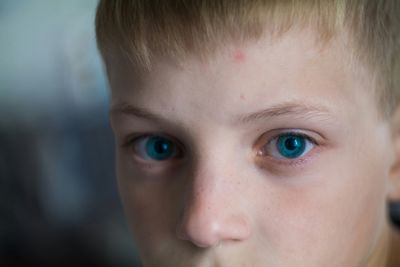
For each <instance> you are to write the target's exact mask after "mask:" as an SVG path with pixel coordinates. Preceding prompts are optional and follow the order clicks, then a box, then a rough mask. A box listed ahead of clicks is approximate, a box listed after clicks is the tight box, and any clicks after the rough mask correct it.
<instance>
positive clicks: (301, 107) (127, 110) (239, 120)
mask: <svg viewBox="0 0 400 267" xmlns="http://www.w3.org/2000/svg"><path fill="white" fill-rule="evenodd" d="M110 114H111V115H117V114H123V115H128V116H134V117H138V118H142V119H146V120H151V121H156V122H165V121H168V119H167V118H166V117H165V116H163V115H159V114H156V113H153V112H151V111H150V110H147V109H145V108H142V107H135V106H132V105H130V104H129V103H126V102H122V103H117V104H115V105H113V106H112V107H111V110H110ZM328 114H329V109H328V108H327V107H325V106H321V105H307V104H304V103H300V102H287V103H281V104H278V105H274V106H272V107H269V108H266V109H262V110H259V111H255V112H251V113H248V114H245V115H240V116H237V117H235V118H234V119H233V123H234V124H249V123H252V122H255V121H258V120H262V119H268V118H274V117H280V116H297V117H299V116H305V117H314V116H325V115H328Z"/></svg>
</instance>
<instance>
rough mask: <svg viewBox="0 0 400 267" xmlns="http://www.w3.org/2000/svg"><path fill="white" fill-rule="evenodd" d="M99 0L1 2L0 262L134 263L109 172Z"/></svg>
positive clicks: (110, 160)
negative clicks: (96, 29) (97, 34)
mask: <svg viewBox="0 0 400 267" xmlns="http://www.w3.org/2000/svg"><path fill="white" fill-rule="evenodd" d="M96 4H97V1H96V0H84V1H81V0H68V1H66V0H23V1H16V0H0V266H140V265H139V264H138V259H137V256H136V255H135V253H134V251H135V247H134V244H133V243H132V240H131V237H130V234H129V232H128V229H127V227H126V225H125V222H124V218H123V215H122V211H121V207H120V203H119V199H118V195H117V190H116V184H115V179H114V158H113V140H112V135H111V132H110V129H109V126H108V111H107V109H108V98H109V93H108V89H107V83H106V80H105V76H104V73H103V69H102V63H101V61H100V58H99V56H98V54H97V50H96V45H95V36H94V26H93V23H94V14H95V8H96Z"/></svg>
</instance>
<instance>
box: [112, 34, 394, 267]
mask: <svg viewBox="0 0 400 267" xmlns="http://www.w3.org/2000/svg"><path fill="white" fill-rule="evenodd" d="M345 47H346V46H345V42H343V40H341V39H340V38H339V37H338V38H335V39H333V40H331V41H330V42H329V43H328V44H326V45H324V46H321V45H320V44H318V43H316V42H315V36H314V35H313V32H312V31H306V30H296V29H293V30H291V31H289V32H287V33H285V34H284V35H283V36H282V37H280V38H279V39H276V40H273V41H272V40H271V39H270V38H268V37H267V36H265V37H263V38H261V39H260V40H259V41H257V42H250V43H247V44H242V45H240V46H239V45H232V47H225V48H220V49H219V50H218V52H217V53H215V55H213V56H212V57H210V58H208V59H207V60H204V59H199V58H198V57H195V56H192V57H189V58H186V59H185V60H184V61H183V62H182V63H181V64H178V63H177V62H174V61H172V60H171V59H168V58H163V57H159V58H157V60H156V61H155V64H154V66H153V68H152V69H151V71H149V72H147V73H144V74H143V73H142V74H140V75H138V74H137V73H136V72H135V71H134V70H133V68H131V67H130V66H129V65H127V64H126V62H125V61H124V60H122V59H120V60H116V61H114V62H111V63H109V64H108V65H107V70H108V75H109V79H110V84H111V87H112V111H111V123H112V127H113V130H114V133H115V136H116V143H117V154H116V155H117V176H118V183H119V188H120V193H121V198H122V202H123V204H124V209H125V212H126V214H127V217H128V220H129V223H130V226H131V229H132V232H133V235H134V238H135V241H136V242H137V245H138V248H139V253H140V256H141V258H142V260H143V263H144V266H146V267H147V266H150V267H161V266H167V267H187V266H193V267H236V266H241V267H245V266H246V267H293V266H296V267H297V266H300V267H321V266H329V267H365V266H367V267H382V266H385V265H386V264H387V262H388V260H389V259H388V258H389V257H390V256H389V251H390V249H391V250H392V251H393V248H394V245H393V244H392V243H394V242H392V241H391V240H392V239H393V238H392V237H393V236H394V234H393V231H392V229H391V227H390V226H389V223H388V219H387V207H386V202H387V199H388V197H389V191H393V188H392V187H393V186H392V184H393V182H392V181H393V180H395V179H397V177H399V176H398V175H399V173H398V171H397V169H396V168H394V167H393V166H395V165H396V164H397V156H396V155H397V154H396V151H395V149H394V147H395V146H394V145H393V144H394V142H395V140H394V139H393V138H392V134H391V133H392V129H391V125H390V123H389V120H383V119H382V116H381V115H380V112H379V110H378V105H377V101H376V99H375V97H376V96H374V94H373V93H372V92H373V91H374V88H372V86H373V83H372V82H371V79H370V78H369V77H370V75H368V73H367V71H364V70H361V71H359V69H361V68H358V69H357V71H355V64H354V62H349V58H350V55H349V54H348V53H349V52H348V50H347V49H345ZM154 137H158V138H159V139H154ZM152 138H153V139H152ZM160 138H161V140H167V141H165V142H164V144H166V146H169V147H171V148H172V149H171V151H172V152H171V153H170V154H168V157H166V158H163V159H162V160H155V159H154V157H153V158H152V157H151V155H149V153H148V152H149V147H151V141H152V140H160ZM285 138H286V139H285ZM288 138H289V139H290V138H292V139H290V140H292V141H293V140H297V141H298V143H299V144H302V145H303V146H302V147H303V148H304V151H303V150H302V153H301V155H295V157H292V158H290V157H285V156H284V155H282V153H281V152H282V151H280V150H279V149H280V148H281V147H280V146H279V144H281V143H282V142H281V141H282V140H288ZM295 138H297V139H295ZM154 142H156V141H154ZM283 144H287V143H285V142H283ZM395 170H396V171H395ZM390 260H391V261H393V259H390Z"/></svg>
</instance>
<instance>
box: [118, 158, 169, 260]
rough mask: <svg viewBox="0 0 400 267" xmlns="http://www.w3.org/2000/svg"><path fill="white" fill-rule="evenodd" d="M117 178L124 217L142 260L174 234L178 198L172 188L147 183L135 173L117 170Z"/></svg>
mask: <svg viewBox="0 0 400 267" xmlns="http://www.w3.org/2000/svg"><path fill="white" fill-rule="evenodd" d="M125 166H126V165H125ZM117 176H118V185H119V191H120V196H121V201H122V204H123V207H124V211H125V215H126V217H127V219H128V222H129V226H130V229H131V231H132V233H133V236H134V240H135V242H136V243H137V245H138V248H139V249H140V253H141V254H142V256H143V253H147V252H148V251H152V250H154V248H155V247H157V246H159V245H161V243H162V242H164V241H165V242H166V241H167V240H168V239H170V238H171V234H174V231H175V229H174V225H175V221H174V220H175V218H176V216H175V215H176V210H175V209H172V207H174V205H173V203H176V201H177V200H176V199H174V198H175V196H176V195H174V194H173V192H171V190H170V189H169V188H171V185H168V184H167V183H166V182H162V181H160V180H154V179H153V180H151V178H149V179H146V177H145V176H144V175H143V174H142V173H140V172H138V171H136V170H134V169H129V168H128V169H127V168H122V167H121V168H120V167H117Z"/></svg>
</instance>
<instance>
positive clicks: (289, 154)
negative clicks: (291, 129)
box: [277, 135, 306, 158]
mask: <svg viewBox="0 0 400 267" xmlns="http://www.w3.org/2000/svg"><path fill="white" fill-rule="evenodd" d="M277 148H278V151H279V153H280V154H281V155H282V156H284V157H285V158H297V157H299V156H301V154H302V153H303V152H304V150H305V148H306V143H305V140H304V137H301V136H293V135H287V136H282V137H280V138H279V139H278V144H277Z"/></svg>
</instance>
